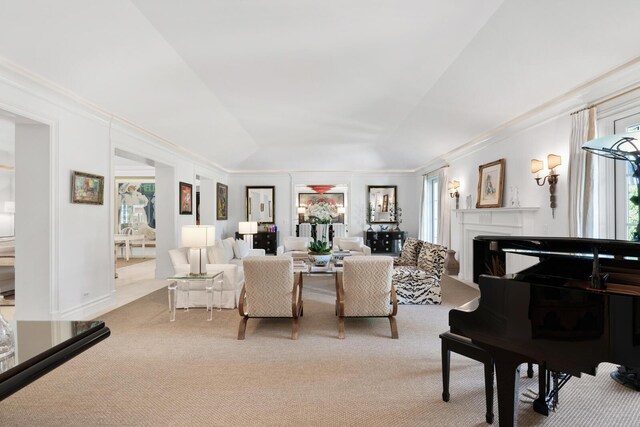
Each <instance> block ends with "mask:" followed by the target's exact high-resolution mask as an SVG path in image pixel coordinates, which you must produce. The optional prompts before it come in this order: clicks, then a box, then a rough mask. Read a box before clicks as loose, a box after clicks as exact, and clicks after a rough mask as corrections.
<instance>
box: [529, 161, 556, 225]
mask: <svg viewBox="0 0 640 427" xmlns="http://www.w3.org/2000/svg"><path fill="white" fill-rule="evenodd" d="M561 164H562V159H561V158H560V156H558V155H557V154H549V155H548V156H547V169H548V170H549V174H547V175H545V176H544V177H542V178H541V177H540V176H536V177H535V178H534V179H535V180H536V183H537V184H538V185H539V186H540V187H542V186H544V184H545V183H547V182H548V183H549V202H550V203H549V206H551V216H552V217H553V218H555V211H556V207H557V205H556V184H557V183H558V176H560V175H559V174H557V173H556V167H558V166H560V165H561ZM542 169H544V163H543V162H542V160H538V159H532V160H531V173H535V174H537V173H538V172H540V171H541V170H542Z"/></svg>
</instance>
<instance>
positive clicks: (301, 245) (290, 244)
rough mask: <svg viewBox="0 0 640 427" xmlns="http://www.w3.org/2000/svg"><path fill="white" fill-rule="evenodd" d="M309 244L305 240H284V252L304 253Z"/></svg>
mask: <svg viewBox="0 0 640 427" xmlns="http://www.w3.org/2000/svg"><path fill="white" fill-rule="evenodd" d="M308 245H309V242H308V241H307V240H302V239H286V240H285V241H284V251H285V252H291V251H301V252H306V251H307V247H308Z"/></svg>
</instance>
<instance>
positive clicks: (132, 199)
mask: <svg viewBox="0 0 640 427" xmlns="http://www.w3.org/2000/svg"><path fill="white" fill-rule="evenodd" d="M114 190H115V193H116V197H115V205H116V206H115V210H116V231H115V232H116V234H119V233H120V232H121V231H122V230H123V229H125V228H129V227H131V228H133V229H134V230H139V229H141V228H145V226H147V227H149V228H152V229H155V228H156V180H155V178H154V177H152V176H117V177H115V185H114Z"/></svg>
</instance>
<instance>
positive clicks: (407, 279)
mask: <svg viewBox="0 0 640 427" xmlns="http://www.w3.org/2000/svg"><path fill="white" fill-rule="evenodd" d="M393 286H395V288H396V295H397V297H398V304H440V302H441V301H442V296H441V288H440V279H439V277H438V275H437V274H436V272H435V271H434V270H432V271H431V272H429V271H425V270H422V269H419V268H417V267H410V266H400V267H394V269H393Z"/></svg>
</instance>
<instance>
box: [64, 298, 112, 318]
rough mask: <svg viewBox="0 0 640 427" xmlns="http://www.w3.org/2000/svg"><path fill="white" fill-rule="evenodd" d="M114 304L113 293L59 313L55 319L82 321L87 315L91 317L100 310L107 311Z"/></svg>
mask: <svg viewBox="0 0 640 427" xmlns="http://www.w3.org/2000/svg"><path fill="white" fill-rule="evenodd" d="M114 303H115V293H114V292H109V293H108V294H107V295H104V296H101V297H98V298H95V299H93V300H91V301H87V302H86V303H84V304H79V305H77V306H75V307H72V308H69V309H67V310H64V311H61V312H59V313H58V315H57V316H56V317H55V318H56V319H60V320H78V319H84V318H85V317H86V315H87V314H89V315H93V313H97V312H99V311H100V310H104V309H107V308H109V307H111V306H112V305H113V304H114Z"/></svg>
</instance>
